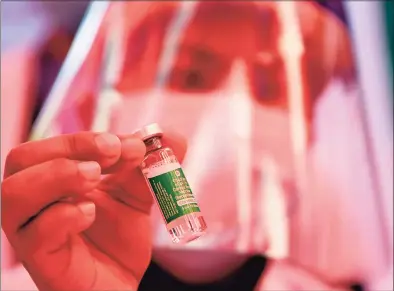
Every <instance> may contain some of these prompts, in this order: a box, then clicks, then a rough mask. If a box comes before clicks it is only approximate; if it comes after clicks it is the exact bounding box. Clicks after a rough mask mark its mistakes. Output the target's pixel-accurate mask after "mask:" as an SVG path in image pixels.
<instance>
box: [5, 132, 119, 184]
mask: <svg viewBox="0 0 394 291" xmlns="http://www.w3.org/2000/svg"><path fill="white" fill-rule="evenodd" d="M120 154H121V143H120V140H119V138H118V137H117V136H116V135H113V134H110V133H100V134H99V133H91V132H81V133H75V134H66V135H61V136H57V137H53V138H48V139H43V140H39V141H32V142H27V143H24V144H21V145H20V146H18V147H16V148H14V149H13V150H11V152H10V153H9V154H8V156H7V159H6V166H5V178H6V177H9V176H10V175H12V174H14V173H16V172H18V171H21V170H23V169H26V168H28V167H31V166H33V165H36V164H40V163H44V162H47V161H50V160H53V159H59V158H66V159H72V160H82V161H97V162H98V163H99V164H100V165H101V166H102V167H103V168H105V167H109V166H111V165H112V164H114V163H116V162H117V160H118V159H119V157H120Z"/></svg>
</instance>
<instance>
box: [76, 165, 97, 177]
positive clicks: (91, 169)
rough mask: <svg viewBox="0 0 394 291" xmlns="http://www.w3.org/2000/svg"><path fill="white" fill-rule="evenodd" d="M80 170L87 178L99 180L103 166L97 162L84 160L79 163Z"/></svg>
mask: <svg viewBox="0 0 394 291" xmlns="http://www.w3.org/2000/svg"><path fill="white" fill-rule="evenodd" d="M78 170H79V172H80V173H81V175H82V176H83V177H84V178H85V179H87V180H98V179H99V178H100V175H101V168H100V165H99V164H98V163H97V162H82V163H79V164H78Z"/></svg>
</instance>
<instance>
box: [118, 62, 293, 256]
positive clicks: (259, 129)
mask: <svg viewBox="0 0 394 291" xmlns="http://www.w3.org/2000/svg"><path fill="white" fill-rule="evenodd" d="M244 73H245V72H244V71H243V69H242V66H240V65H237V66H235V68H233V70H232V73H231V75H230V77H229V79H228V81H227V82H226V83H225V84H224V86H223V87H222V88H220V89H219V90H217V91H215V92H212V93H209V94H184V93H177V92H170V91H162V92H157V91H155V90H150V91H146V92H139V93H134V94H131V95H128V96H127V97H125V98H124V99H123V100H122V104H121V106H119V109H120V111H118V116H119V117H120V118H119V120H118V122H117V124H118V127H117V128H116V131H117V132H119V133H130V132H132V131H134V130H135V129H136V128H137V127H139V126H141V125H143V124H146V123H149V122H158V123H159V124H161V125H162V126H163V127H164V128H166V129H170V130H173V131H176V132H178V133H180V134H183V135H184V136H186V137H187V139H188V142H189V148H188V152H187V155H186V157H185V160H184V164H183V167H184V170H185V172H186V173H187V176H188V180H189V182H190V184H191V186H192V189H193V191H194V193H195V194H196V197H197V199H198V200H199V203H200V205H201V207H202V211H204V215H205V216H206V218H207V220H208V221H209V224H210V225H209V227H210V229H211V232H210V234H208V235H207V236H206V237H205V238H204V239H201V240H198V241H196V242H195V243H194V244H193V246H192V247H197V248H217V247H220V246H223V245H225V246H227V247H230V248H235V249H237V250H239V251H247V250H248V249H250V247H251V244H252V243H251V238H252V237H253V235H252V233H251V230H252V228H254V227H259V226H258V224H259V222H256V220H261V219H260V218H259V217H257V216H259V215H258V213H259V212H260V211H259V209H255V205H254V200H256V199H258V198H257V197H258V196H259V191H260V190H259V188H260V186H259V183H258V182H257V180H258V179H259V178H257V179H255V178H253V172H254V171H255V172H256V171H257V172H259V171H260V170H261V165H262V162H261V161H262V159H263V157H266V156H267V155H269V156H271V157H272V160H274V161H275V163H276V164H277V165H278V168H280V169H281V170H283V171H284V172H288V171H290V170H291V169H290V168H291V162H289V161H292V157H291V141H290V134H289V126H288V124H289V121H288V117H287V114H286V112H285V111H283V110H280V109H275V108H272V107H264V106H262V105H259V104H257V103H256V102H255V101H253V99H252V97H251V96H250V94H249V88H248V85H247V83H246V77H245V76H246V75H245V74H244ZM130 125H133V128H131V127H130ZM134 127H135V128H134ZM154 219H156V218H154ZM260 228H261V227H260ZM159 229H160V234H156V238H157V244H159V245H161V244H163V245H167V244H168V239H167V234H166V233H165V229H164V228H159ZM219 234H220V235H219ZM188 247H189V246H188Z"/></svg>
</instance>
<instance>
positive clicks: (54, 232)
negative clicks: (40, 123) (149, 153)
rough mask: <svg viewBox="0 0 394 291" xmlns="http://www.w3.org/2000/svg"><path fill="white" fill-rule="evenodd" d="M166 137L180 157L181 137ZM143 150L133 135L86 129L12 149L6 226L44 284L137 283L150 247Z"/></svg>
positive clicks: (123, 286) (5, 188)
mask: <svg viewBox="0 0 394 291" xmlns="http://www.w3.org/2000/svg"><path fill="white" fill-rule="evenodd" d="M163 143H165V144H169V145H170V146H171V147H172V148H173V149H174V151H175V153H176V155H177V156H178V158H180V159H182V158H183V156H184V154H185V149H186V144H185V142H184V140H183V139H182V138H180V137H177V136H175V135H171V134H165V136H164V138H163ZM144 154H145V145H144V144H143V143H142V141H140V140H138V139H137V138H135V137H133V136H123V137H117V136H115V135H112V134H108V133H104V134H96V133H89V132H83V133H77V134H70V135H62V136H57V137H53V138H49V139H44V140H40V141H34V142H28V143H25V144H22V145H20V146H18V147H16V148H14V149H13V150H12V151H11V152H10V154H9V155H8V157H7V160H6V166H5V177H4V180H3V182H2V184H1V190H2V191H1V194H2V227H3V229H4V231H5V233H6V235H7V237H8V239H9V241H10V243H11V244H12V246H13V247H14V248H15V251H16V254H17V256H18V258H19V259H20V260H21V261H22V262H23V264H24V266H25V267H26V269H27V270H28V272H29V273H30V275H31V276H32V278H33V280H34V282H35V283H36V284H37V287H38V288H39V289H40V290H67V291H69V290H137V288H138V284H139V282H140V280H141V278H142V276H143V274H144V272H145V270H146V268H147V266H148V264H149V261H150V258H151V247H152V239H151V227H150V218H149V212H150V208H151V205H152V197H151V194H150V193H149V190H148V187H147V186H146V184H145V181H144V178H143V176H142V174H141V172H140V170H139V168H138V166H139V164H140V163H141V161H142V159H143V157H144Z"/></svg>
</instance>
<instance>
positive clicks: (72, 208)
mask: <svg viewBox="0 0 394 291" xmlns="http://www.w3.org/2000/svg"><path fill="white" fill-rule="evenodd" d="M95 213H96V212H95V205H94V203H92V202H89V201H87V202H81V203H79V204H77V205H73V204H70V203H55V204H53V205H52V206H50V207H48V208H47V209H45V210H44V211H42V213H40V214H39V215H38V216H37V218H36V219H35V220H34V221H33V222H32V223H30V224H29V225H28V226H27V227H26V228H24V229H23V230H21V231H20V232H19V233H18V235H17V239H16V243H15V246H16V248H17V250H18V253H19V254H20V255H22V258H25V257H26V256H31V255H32V254H45V255H51V254H54V253H59V252H60V251H61V249H62V248H65V247H66V244H67V243H68V242H69V238H70V236H71V235H75V234H79V233H80V232H82V231H84V230H86V229H87V228H88V227H89V226H90V225H91V224H92V223H93V221H94V218H95Z"/></svg>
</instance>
